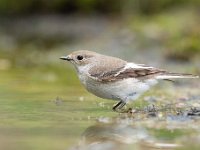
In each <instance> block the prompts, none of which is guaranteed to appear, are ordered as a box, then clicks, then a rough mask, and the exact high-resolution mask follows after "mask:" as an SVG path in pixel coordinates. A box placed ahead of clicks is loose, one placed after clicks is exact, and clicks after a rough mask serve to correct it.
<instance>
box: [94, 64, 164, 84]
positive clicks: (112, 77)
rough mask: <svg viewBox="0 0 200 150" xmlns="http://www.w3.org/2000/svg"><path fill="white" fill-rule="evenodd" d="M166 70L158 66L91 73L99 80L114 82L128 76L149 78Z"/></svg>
mask: <svg viewBox="0 0 200 150" xmlns="http://www.w3.org/2000/svg"><path fill="white" fill-rule="evenodd" d="M165 72H166V71H164V70H160V69H157V68H128V69H124V67H123V68H117V69H115V70H112V71H109V72H104V73H99V74H91V76H92V77H95V78H96V79H97V80H98V81H101V82H112V81H118V80H121V79H126V78H140V79H144V80H145V79H149V78H150V77H153V76H156V75H159V74H162V73H165Z"/></svg>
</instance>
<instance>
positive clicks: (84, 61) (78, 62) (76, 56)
mask: <svg viewBox="0 0 200 150" xmlns="http://www.w3.org/2000/svg"><path fill="white" fill-rule="evenodd" d="M99 55H100V54H98V53H95V52H91V51H87V50H79V51H75V52H72V53H71V54H69V55H67V56H62V57H60V59H62V60H67V61H69V62H71V63H72V64H73V65H74V66H75V67H77V68H78V67H80V66H86V65H89V64H93V63H94V61H95V60H97V59H96V58H97V57H98V56H99Z"/></svg>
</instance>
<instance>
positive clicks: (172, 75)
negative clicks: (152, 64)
mask: <svg viewBox="0 0 200 150" xmlns="http://www.w3.org/2000/svg"><path fill="white" fill-rule="evenodd" d="M178 78H199V76H197V75H192V74H185V73H171V72H166V73H163V74H160V75H157V76H156V79H178Z"/></svg>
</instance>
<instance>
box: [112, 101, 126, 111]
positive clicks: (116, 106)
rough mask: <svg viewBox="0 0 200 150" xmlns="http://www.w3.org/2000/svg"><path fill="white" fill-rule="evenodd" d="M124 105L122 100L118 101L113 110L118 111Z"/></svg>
mask: <svg viewBox="0 0 200 150" xmlns="http://www.w3.org/2000/svg"><path fill="white" fill-rule="evenodd" d="M124 105H126V103H125V102H124V101H120V102H119V103H117V104H116V105H115V106H114V107H113V110H114V111H116V112H118V110H120V109H122V107H124Z"/></svg>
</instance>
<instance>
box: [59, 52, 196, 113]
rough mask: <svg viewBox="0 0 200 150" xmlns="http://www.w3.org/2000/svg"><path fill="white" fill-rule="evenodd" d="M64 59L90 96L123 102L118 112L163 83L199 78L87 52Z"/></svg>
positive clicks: (116, 108)
mask: <svg viewBox="0 0 200 150" xmlns="http://www.w3.org/2000/svg"><path fill="white" fill-rule="evenodd" d="M60 59H63V60H67V61H69V62H71V63H72V64H73V65H74V66H75V68H76V70H77V73H78V76H79V79H80V81H81V83H82V84H83V85H84V86H85V88H86V89H87V90H88V91H89V92H91V93H93V94H94V95H96V96H98V97H101V98H105V99H112V100H117V101H119V102H118V103H117V104H116V105H115V106H114V107H113V110H114V111H119V110H120V109H121V108H122V107H123V106H124V105H125V104H126V103H128V102H130V101H134V100H136V99H137V98H138V97H139V96H140V95H141V94H143V93H144V92H145V91H147V90H149V89H150V88H151V87H152V86H154V85H155V84H157V83H158V81H159V80H169V79H174V78H198V76H195V75H192V74H183V73H172V72H168V71H165V70H162V69H158V68H154V67H151V66H146V65H144V64H136V63H133V62H127V61H124V60H122V59H119V58H115V57H111V56H106V55H101V54H98V53H96V52H92V51H86V50H80V51H75V52H73V53H71V54H69V55H68V56H62V57H60Z"/></svg>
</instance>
